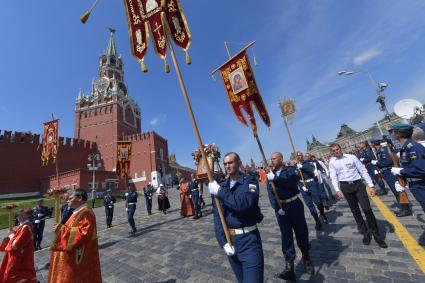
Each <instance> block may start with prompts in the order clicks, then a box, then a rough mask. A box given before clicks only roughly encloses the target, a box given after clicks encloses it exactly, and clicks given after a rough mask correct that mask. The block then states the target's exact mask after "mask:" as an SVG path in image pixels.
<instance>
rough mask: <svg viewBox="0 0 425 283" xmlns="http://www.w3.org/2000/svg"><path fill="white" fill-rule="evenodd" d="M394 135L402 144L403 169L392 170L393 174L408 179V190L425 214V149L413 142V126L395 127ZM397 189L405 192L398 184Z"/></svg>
mask: <svg viewBox="0 0 425 283" xmlns="http://www.w3.org/2000/svg"><path fill="white" fill-rule="evenodd" d="M393 130H394V135H395V137H396V138H397V140H399V141H400V143H401V144H402V147H401V150H400V163H401V167H402V168H399V167H393V168H391V173H393V174H394V175H400V176H403V177H406V179H407V182H408V185H409V186H408V188H409V189H410V191H411V192H412V194H413V196H414V197H415V198H416V200H417V201H418V202H419V204H420V205H421V206H422V209H423V211H424V212H425V147H423V146H422V145H421V144H419V143H417V142H415V141H413V140H412V133H413V126H411V125H408V124H395V125H393ZM396 188H397V190H399V191H404V189H405V188H403V187H402V186H401V185H400V184H399V183H398V182H397V183H396Z"/></svg>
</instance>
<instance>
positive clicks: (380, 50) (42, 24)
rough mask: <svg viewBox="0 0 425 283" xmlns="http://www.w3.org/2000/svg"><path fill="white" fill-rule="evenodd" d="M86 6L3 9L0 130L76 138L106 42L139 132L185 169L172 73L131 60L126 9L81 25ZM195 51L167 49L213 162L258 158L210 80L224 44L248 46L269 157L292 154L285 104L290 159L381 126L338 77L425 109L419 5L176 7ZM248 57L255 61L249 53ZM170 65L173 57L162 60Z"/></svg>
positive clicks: (6, 4) (53, 2)
mask: <svg viewBox="0 0 425 283" xmlns="http://www.w3.org/2000/svg"><path fill="white" fill-rule="evenodd" d="M91 4H92V1H88V0H84V1H58V0H44V1H25V2H22V1H16V0H4V1H2V9H1V10H0V36H1V43H0V86H1V88H0V98H1V103H0V129H1V130H14V131H31V132H34V133H40V132H41V131H42V123H43V122H45V121H47V120H48V119H50V117H51V113H54V114H55V116H56V117H58V118H60V135H61V136H66V137H72V136H73V127H74V106H75V99H76V97H77V94H78V91H79V90H80V88H81V89H82V90H83V91H84V92H86V93H87V92H89V90H90V88H91V82H92V79H96V76H97V67H98V57H99V55H101V54H102V52H103V51H104V50H105V48H106V45H107V42H108V38H109V31H108V27H114V28H115V29H116V30H117V31H116V34H115V42H116V45H117V49H118V52H119V53H120V54H121V55H122V58H123V61H124V71H125V82H126V84H127V86H128V90H129V95H130V96H131V97H132V98H134V99H135V100H136V101H137V102H138V103H139V105H140V107H141V113H142V114H141V115H142V131H151V130H153V131H156V132H157V133H159V134H160V135H161V136H163V137H164V138H166V139H167V140H168V147H169V152H170V153H172V152H174V153H175V154H176V157H177V161H178V162H179V163H180V164H182V165H185V166H190V167H193V166H194V164H193V160H192V156H191V153H192V152H193V151H194V150H195V149H196V148H197V141H196V139H195V135H194V132H193V128H192V126H191V122H190V119H189V116H188V114H187V111H186V108H185V104H184V100H183V96H182V93H181V89H180V87H179V83H178V79H177V76H176V72H175V71H174V68H173V66H172V63H171V60H170V61H169V63H170V64H171V72H170V73H169V74H165V73H164V65H163V61H162V60H161V59H160V58H159V57H158V56H157V55H156V54H155V52H154V51H153V49H152V48H153V47H152V45H150V50H149V51H148V53H147V56H146V60H145V63H146V65H147V66H148V68H149V72H148V73H142V72H141V70H140V65H139V64H138V62H137V61H136V60H135V59H134V58H133V57H132V55H131V52H130V44H129V38H128V31H127V19H126V16H125V11H124V6H123V1H102V0H101V1H100V2H99V5H98V6H97V7H96V9H95V10H94V12H93V14H92V15H91V18H90V19H89V20H88V22H87V23H86V24H85V25H83V24H81V23H80V22H79V17H80V15H81V14H82V13H84V12H85V11H86V10H87V9H88V8H89V7H90V5H91ZM181 4H182V6H183V10H184V12H185V15H186V19H187V21H188V24H189V28H190V30H191V33H192V38H193V41H192V44H191V47H190V49H189V53H190V56H191V58H192V65H190V66H187V65H185V63H184V62H185V54H184V52H183V51H182V50H180V49H178V48H176V54H177V57H178V60H179V62H180V67H181V70H182V75H183V78H184V80H185V83H186V87H187V90H188V94H189V98H190V100H191V103H192V107H193V109H194V114H195V116H196V119H197V122H198V126H199V129H200V133H201V137H202V139H203V142H204V143H215V144H216V145H217V146H219V147H220V150H221V152H222V153H225V152H228V151H236V152H238V153H240V155H241V157H242V161H243V162H244V163H246V162H249V160H250V159H251V158H253V160H254V161H255V162H260V160H261V156H260V152H259V150H258V147H257V144H256V142H255V140H254V138H253V136H252V133H251V130H250V128H248V127H245V126H244V125H242V124H241V123H240V122H238V121H237V119H236V117H235V116H234V114H233V112H232V109H231V107H230V104H229V102H228V100H227V96H226V94H225V91H224V87H223V85H222V83H221V80H220V79H219V76H216V78H217V80H216V81H214V80H213V79H212V78H211V77H210V72H211V71H212V70H213V69H215V68H216V67H218V66H219V65H221V64H222V63H224V61H226V60H227V54H226V51H225V48H224V41H229V42H234V43H233V44H230V45H229V46H230V51H231V53H233V54H234V53H236V52H237V51H238V50H239V49H240V48H242V47H243V44H244V43H246V42H249V41H252V40H256V43H255V45H254V47H253V49H252V50H251V51H250V52H249V55H250V57H251V61H253V54H255V57H256V61H257V63H258V65H257V66H256V67H254V74H255V76H256V81H257V84H258V87H259V90H260V92H261V95H262V97H263V100H264V102H265V105H266V108H267V109H268V112H269V115H270V118H271V127H270V129H267V128H266V126H265V125H264V124H263V123H262V122H261V120H260V119H259V117H258V115H257V125H258V127H259V136H260V139H261V141H262V143H263V147H264V150H265V152H266V155H270V153H271V152H274V151H281V152H283V153H284V155H285V156H286V157H288V156H289V154H290V152H291V147H290V144H289V141H288V136H287V134H286V132H285V128H284V124H283V120H282V118H281V117H280V110H279V107H278V101H279V100H280V99H283V98H285V97H286V98H293V99H295V102H296V107H297V110H298V112H297V113H296V115H295V117H294V119H293V120H292V121H291V123H290V128H291V131H292V135H293V138H294V141H295V145H296V148H297V149H299V150H303V151H304V150H305V149H306V139H307V138H308V139H310V140H311V136H312V135H314V136H315V137H316V138H317V139H318V140H319V141H322V142H329V141H332V140H334V139H335V138H336V135H337V133H338V131H339V128H340V125H341V124H343V123H346V124H348V125H349V126H350V127H352V128H353V129H354V130H358V131H359V130H362V129H365V128H368V127H370V126H372V124H373V123H374V122H375V121H376V120H378V119H380V118H382V117H383V113H382V112H380V111H379V110H378V105H377V104H376V102H375V99H376V94H375V92H374V88H373V86H372V85H371V83H370V82H369V80H368V78H367V76H365V75H364V74H362V73H357V74H354V75H352V76H338V75H337V72H338V71H340V70H358V69H365V70H368V71H369V72H370V73H371V74H372V75H373V77H374V79H375V80H376V81H379V82H381V81H385V82H387V83H388V85H389V86H388V88H387V89H386V91H385V94H386V97H387V100H386V102H387V105H388V108H389V110H390V111H392V109H393V106H394V104H395V103H396V102H397V101H399V100H401V99H404V98H413V99H417V100H419V101H420V102H422V103H425V60H424V59H423V58H424V50H425V17H424V16H423V15H424V14H425V2H424V1H420V0H411V1H398V0H374V1H370V0H359V1H341V0H322V1H314V0H304V1H290V0H268V1H254V0H244V1H242V0H239V1H236V0H233V1H229V0H227V1H225V0H215V1H207V0H181ZM252 51H253V52H252ZM169 57H170V56H169Z"/></svg>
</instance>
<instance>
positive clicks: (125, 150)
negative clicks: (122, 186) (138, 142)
mask: <svg viewBox="0 0 425 283" xmlns="http://www.w3.org/2000/svg"><path fill="white" fill-rule="evenodd" d="M130 160H131V142H127V141H121V142H118V143H117V167H116V173H117V176H118V177H119V178H124V177H128V176H129V174H130Z"/></svg>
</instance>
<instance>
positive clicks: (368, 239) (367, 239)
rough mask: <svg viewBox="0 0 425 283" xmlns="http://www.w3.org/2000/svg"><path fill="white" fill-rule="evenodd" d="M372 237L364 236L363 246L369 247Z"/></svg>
mask: <svg viewBox="0 0 425 283" xmlns="http://www.w3.org/2000/svg"><path fill="white" fill-rule="evenodd" d="M371 240H372V237H371V236H370V235H369V234H364V235H363V245H369V244H370V241H371Z"/></svg>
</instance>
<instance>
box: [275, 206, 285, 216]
mask: <svg viewBox="0 0 425 283" xmlns="http://www.w3.org/2000/svg"><path fill="white" fill-rule="evenodd" d="M277 214H279V215H282V216H283V215H285V211H283V209H282V208H281V209H279V210H278V211H277Z"/></svg>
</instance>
